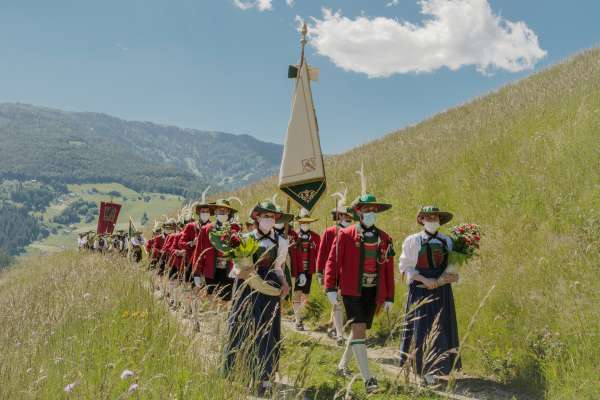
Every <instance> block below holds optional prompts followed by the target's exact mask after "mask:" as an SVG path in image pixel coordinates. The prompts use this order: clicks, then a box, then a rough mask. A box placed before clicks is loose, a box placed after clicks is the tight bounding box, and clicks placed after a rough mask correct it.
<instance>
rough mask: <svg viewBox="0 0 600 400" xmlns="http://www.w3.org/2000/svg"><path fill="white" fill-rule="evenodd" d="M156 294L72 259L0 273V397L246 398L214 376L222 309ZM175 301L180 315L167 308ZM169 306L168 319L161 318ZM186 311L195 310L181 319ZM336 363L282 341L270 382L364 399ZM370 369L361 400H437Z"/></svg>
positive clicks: (137, 275) (119, 274)
mask: <svg viewBox="0 0 600 400" xmlns="http://www.w3.org/2000/svg"><path fill="white" fill-rule="evenodd" d="M155 287H156V281H154V280H153V278H152V275H151V274H150V273H148V272H147V271H146V270H145V269H144V268H143V266H135V265H132V264H131V263H129V262H128V261H127V260H125V259H124V258H121V257H114V256H111V255H105V256H101V255H96V254H90V253H77V252H75V251H67V252H62V253H59V254H55V255H52V256H46V257H40V258H34V257H32V258H30V259H28V260H27V262H25V261H21V263H20V264H17V265H16V266H14V267H13V268H11V269H9V270H7V271H5V272H3V273H1V274H0V324H1V325H2V326H3V327H4V329H3V330H2V332H1V333H0V346H1V348H2V349H3V351H2V353H0V380H1V382H2V385H0V398H3V399H4V398H7V399H9V398H19V399H21V398H22V399H38V398H44V399H50V398H71V397H73V398H83V399H102V398H106V399H114V398H129V397H132V398H144V399H146V398H150V399H154V398H155V399H165V398H181V399H184V398H194V399H236V398H240V399H241V398H247V397H248V396H249V395H251V394H252V390H251V388H250V387H249V386H248V384H247V381H248V377H249V376H250V375H251V372H250V371H244V370H243V367H242V369H239V368H236V370H235V372H234V375H233V376H229V377H228V378H225V377H224V376H223V375H222V373H221V362H222V359H221V357H220V354H222V353H223V345H224V343H225V341H226V338H227V327H226V324H225V323H224V320H225V317H226V314H227V311H226V309H225V308H223V307H217V306H215V304H212V303H208V302H206V300H196V301H195V303H194V305H192V304H191V303H189V299H190V297H189V292H187V293H188V294H186V291H185V290H184V291H182V290H181V288H178V289H177V286H176V285H175V286H174V285H173V284H172V283H169V282H167V281H166V280H161V281H159V283H158V287H159V288H160V290H159V292H160V293H162V294H161V296H159V297H157V296H156V294H155V292H154V289H155ZM159 292H157V293H159ZM167 293H169V295H168V296H166V294H167ZM161 299H162V300H164V301H161ZM179 302H181V304H180V305H181V307H175V306H174V305H177V304H179ZM168 305H171V308H173V309H175V310H177V312H176V313H173V312H170V308H169V307H168ZM190 306H191V307H192V309H193V310H194V311H192V312H191V314H186V311H185V310H187V309H188V307H190ZM183 318H187V321H188V322H189V321H193V320H194V318H198V321H199V322H201V323H202V324H204V325H205V327H206V326H208V327H209V330H208V331H203V330H200V332H199V333H195V334H194V333H192V332H191V331H190V330H189V329H186V324H185V323H183ZM207 334H208V335H210V337H208V336H207ZM340 355H341V349H339V348H335V347H331V346H326V345H323V344H320V343H318V342H315V341H314V340H310V339H307V338H306V337H303V336H302V335H300V334H297V333H293V332H287V333H286V334H285V338H284V340H283V347H282V360H281V364H280V368H279V373H280V376H282V377H283V379H284V380H285V381H286V382H288V386H289V385H291V387H288V388H287V389H285V390H288V392H289V393H291V394H290V396H292V397H290V398H304V397H303V396H306V398H312V399H331V398H333V397H334V396H337V398H344V396H346V395H347V394H351V398H352V399H356V400H360V399H366V398H367V396H366V394H365V392H364V387H363V382H362V380H361V379H355V380H352V381H346V380H344V379H341V378H339V377H336V376H335V374H334V372H335V365H336V364H337V361H338V359H339V357H340ZM352 367H353V368H354V369H355V370H357V367H356V365H354V364H352ZM372 369H373V371H374V372H375V373H378V374H381V375H382V376H381V378H382V379H381V382H382V386H383V388H384V393H381V394H378V395H375V396H369V398H370V399H373V400H390V399H401V400H402V399H419V400H426V399H437V398H439V397H438V396H437V395H435V394H433V393H430V392H428V391H427V390H423V389H418V390H416V389H415V388H412V387H410V386H408V385H406V384H404V383H399V382H395V381H394V380H392V379H389V378H385V377H384V376H383V373H382V372H381V370H380V368H379V367H378V366H377V365H375V364H372ZM123 374H125V375H131V376H126V377H123ZM299 389H302V390H300V391H298V390H299ZM340 396H341V397H340Z"/></svg>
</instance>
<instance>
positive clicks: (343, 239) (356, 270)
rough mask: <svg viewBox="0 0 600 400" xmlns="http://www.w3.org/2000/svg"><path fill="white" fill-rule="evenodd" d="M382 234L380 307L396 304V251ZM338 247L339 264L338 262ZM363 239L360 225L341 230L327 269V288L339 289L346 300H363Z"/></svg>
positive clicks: (385, 234) (379, 282)
mask: <svg viewBox="0 0 600 400" xmlns="http://www.w3.org/2000/svg"><path fill="white" fill-rule="evenodd" d="M378 233H379V246H378V253H379V256H378V261H377V266H378V272H379V274H378V278H379V279H378V283H377V297H376V301H377V304H378V305H381V304H383V303H384V302H386V301H394V248H393V242H392V238H390V237H389V236H388V234H387V233H385V232H383V231H382V230H378ZM336 243H339V244H338V249H337V256H338V257H337V260H336ZM360 248H361V237H360V234H359V231H358V229H357V225H356V224H355V225H352V226H349V227H347V228H344V229H341V230H340V231H339V233H338V237H337V238H335V239H334V241H333V244H332V246H331V249H330V251H329V257H328V258H327V263H326V265H325V288H326V290H327V291H334V290H337V288H338V281H339V288H340V289H341V291H342V296H360V294H361V293H360V290H361V288H360V283H361V279H362V276H361V271H360V269H361V266H360V265H359V264H360V253H361V251H360Z"/></svg>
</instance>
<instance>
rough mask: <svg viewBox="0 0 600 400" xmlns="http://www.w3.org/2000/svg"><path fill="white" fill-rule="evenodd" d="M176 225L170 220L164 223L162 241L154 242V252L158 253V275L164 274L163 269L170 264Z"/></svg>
mask: <svg viewBox="0 0 600 400" xmlns="http://www.w3.org/2000/svg"><path fill="white" fill-rule="evenodd" d="M176 225H177V222H176V221H175V220H174V219H172V218H170V219H168V220H167V221H165V223H164V224H163V237H162V240H156V242H154V251H155V252H156V253H158V275H162V274H164V272H165V268H166V267H167V265H168V264H170V261H171V260H170V257H171V254H170V248H171V243H172V241H173V234H174V231H175V226H176Z"/></svg>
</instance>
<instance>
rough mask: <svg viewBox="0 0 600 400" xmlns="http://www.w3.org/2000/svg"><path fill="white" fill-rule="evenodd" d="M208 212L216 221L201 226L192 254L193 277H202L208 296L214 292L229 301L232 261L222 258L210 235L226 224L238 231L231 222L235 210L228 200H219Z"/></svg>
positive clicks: (231, 283)
mask: <svg viewBox="0 0 600 400" xmlns="http://www.w3.org/2000/svg"><path fill="white" fill-rule="evenodd" d="M210 210H211V215H214V216H215V219H216V221H215V222H214V223H212V222H211V223H209V224H207V225H205V226H203V227H202V229H201V230H200V235H199V236H198V244H197V246H196V250H195V253H194V260H195V262H194V269H193V274H194V277H201V276H203V277H204V279H205V281H206V285H207V292H208V294H209V295H212V294H213V293H214V292H215V291H216V293H217V294H218V295H219V297H220V298H221V299H222V300H225V301H229V300H231V290H232V288H233V282H234V279H233V278H231V277H230V276H229V274H230V272H231V269H232V268H233V261H232V260H230V259H228V258H226V257H223V254H222V253H221V252H220V251H218V250H217V249H215V248H214V247H213V245H212V243H211V242H210V233H211V232H213V231H218V230H221V229H223V228H224V227H225V225H227V224H229V225H230V226H231V229H232V230H237V231H239V230H241V227H240V226H239V225H237V224H235V223H233V222H232V221H233V218H234V216H235V214H236V213H237V210H236V209H235V208H233V207H232V206H231V203H230V202H229V201H228V200H226V199H221V200H217V201H216V202H215V203H210Z"/></svg>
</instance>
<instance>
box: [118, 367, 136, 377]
mask: <svg viewBox="0 0 600 400" xmlns="http://www.w3.org/2000/svg"><path fill="white" fill-rule="evenodd" d="M133 375H134V373H133V371H130V370H128V369H126V370H124V371H123V372H121V379H127V378H131V377H132V376H133Z"/></svg>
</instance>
